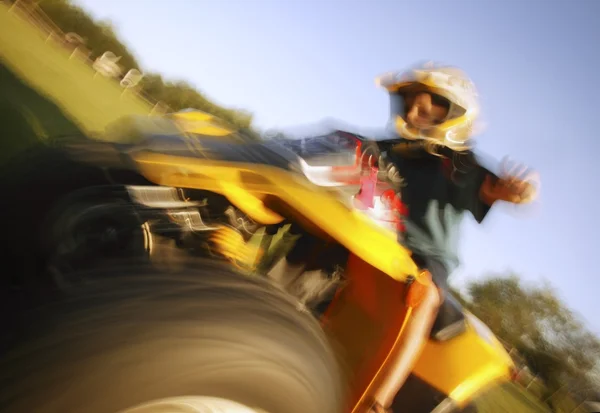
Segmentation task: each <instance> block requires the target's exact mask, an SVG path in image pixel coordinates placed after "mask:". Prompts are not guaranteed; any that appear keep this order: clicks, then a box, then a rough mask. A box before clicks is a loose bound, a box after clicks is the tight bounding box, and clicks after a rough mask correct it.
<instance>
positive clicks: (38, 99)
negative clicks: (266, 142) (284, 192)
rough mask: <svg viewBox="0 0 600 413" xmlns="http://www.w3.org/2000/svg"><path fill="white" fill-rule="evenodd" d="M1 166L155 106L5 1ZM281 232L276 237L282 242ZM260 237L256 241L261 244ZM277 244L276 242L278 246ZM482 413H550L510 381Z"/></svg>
mask: <svg viewBox="0 0 600 413" xmlns="http://www.w3.org/2000/svg"><path fill="white" fill-rule="evenodd" d="M0 27H1V28H2V29H1V30H0V50H1V51H2V53H1V55H0V56H1V58H2V65H1V66H0V122H1V124H2V125H3V131H4V133H3V138H2V142H1V145H2V146H1V147H2V151H1V153H0V165H1V164H3V163H4V162H5V161H6V160H8V159H9V158H11V157H13V156H14V155H15V154H16V153H18V152H21V151H23V150H25V149H27V148H29V147H31V146H33V145H36V144H43V143H45V142H47V141H49V140H50V139H51V138H52V137H53V136H57V135H70V134H78V133H81V132H84V133H87V134H90V133H95V132H98V131H102V130H103V129H104V127H105V126H106V125H107V124H109V123H111V122H112V121H114V120H116V119H118V118H120V117H122V116H125V115H139V114H148V113H149V112H150V110H151V107H150V106H149V104H148V103H146V102H145V101H143V100H141V99H139V98H137V97H136V96H134V95H131V94H125V95H122V91H123V89H121V88H120V87H119V86H118V84H117V83H116V82H114V81H113V80H109V79H105V78H103V77H100V76H98V77H95V76H94V71H93V69H92V68H91V67H90V66H89V65H88V64H87V63H85V62H83V61H81V60H79V59H78V58H71V57H70V54H69V53H68V51H66V50H64V49H63V48H61V47H60V46H59V45H58V44H57V43H55V42H54V41H53V40H51V39H50V40H48V39H47V38H46V36H45V35H43V34H41V33H40V32H39V31H38V30H37V29H36V28H35V27H33V26H32V25H30V24H29V23H27V22H26V21H24V20H23V19H22V18H20V17H19V16H18V15H17V14H15V13H13V12H9V11H8V8H7V6H6V5H5V4H3V3H0ZM280 236H281V234H279V236H278V237H277V238H279V237H280ZM257 241H258V239H256V240H254V242H257ZM276 242H277V240H274V243H273V245H275V244H276ZM476 405H477V407H478V409H479V411H480V413H499V412H510V413H513V412H514V413H545V412H548V409H547V408H545V407H544V406H543V405H541V404H540V402H539V401H538V400H536V399H535V397H533V396H532V395H531V394H529V393H527V391H526V390H524V389H523V388H521V387H520V386H517V385H514V384H512V383H507V384H505V385H503V386H499V387H497V388H494V389H492V390H490V391H488V392H486V393H485V394H483V395H482V396H481V397H480V398H479V399H478V400H477V401H476Z"/></svg>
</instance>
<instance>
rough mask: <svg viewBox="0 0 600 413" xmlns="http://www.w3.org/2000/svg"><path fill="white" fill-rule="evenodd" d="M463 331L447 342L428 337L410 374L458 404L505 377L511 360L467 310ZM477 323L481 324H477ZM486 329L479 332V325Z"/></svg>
mask: <svg viewBox="0 0 600 413" xmlns="http://www.w3.org/2000/svg"><path fill="white" fill-rule="evenodd" d="M467 319H468V327H467V331H466V332H465V333H463V334H461V335H459V336H457V337H455V338H453V339H451V340H449V341H446V342H437V341H433V340H430V341H428V342H427V344H426V345H425V348H424V349H423V352H422V354H421V357H420V358H419V360H418V362H417V364H416V366H415V367H414V369H413V373H414V374H415V375H416V376H418V377H420V378H422V379H424V380H425V381H427V382H428V383H429V384H430V385H432V386H433V387H435V388H436V389H438V390H440V391H441V392H443V393H444V394H447V395H449V396H450V397H451V398H452V399H453V400H455V401H456V402H457V403H458V404H459V405H461V404H463V403H465V402H467V401H469V400H471V399H472V398H473V396H474V395H475V394H476V393H478V392H480V391H481V390H482V389H484V388H485V387H487V385H489V384H490V383H493V382H495V381H497V380H499V379H508V378H509V375H510V368H511V366H512V365H513V362H512V359H511V358H510V356H509V355H508V353H507V352H506V350H505V349H504V347H503V346H502V344H501V343H500V342H499V341H498V340H497V339H496V338H495V336H494V335H493V334H492V333H491V331H489V330H487V327H485V325H483V323H481V321H479V320H478V319H477V318H476V317H475V316H473V315H472V314H470V313H467ZM477 323H481V325H478V324H477ZM482 326H483V328H484V329H486V330H487V331H482V329H481V327H482Z"/></svg>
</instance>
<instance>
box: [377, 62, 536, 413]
mask: <svg viewBox="0 0 600 413" xmlns="http://www.w3.org/2000/svg"><path fill="white" fill-rule="evenodd" d="M379 84H380V85H381V86H383V87H385V88H386V89H387V90H388V92H389V93H390V98H391V110H392V123H393V126H394V127H395V131H396V132H397V134H398V135H399V138H398V139H393V140H388V141H381V142H379V143H378V146H379V149H380V151H381V153H382V157H383V158H384V159H387V161H388V162H389V163H391V164H392V170H393V174H395V175H396V178H399V179H394V180H392V181H395V182H399V184H397V185H396V187H395V189H396V191H397V194H398V196H399V198H400V199H401V201H402V203H403V204H404V205H405V208H404V210H405V216H404V217H403V221H404V227H405V231H404V233H403V234H401V236H400V237H399V240H400V241H401V242H402V243H403V244H404V245H405V246H406V247H407V248H408V249H410V250H411V251H412V252H413V254H414V258H415V261H416V262H417V264H419V265H420V266H421V267H422V268H424V269H427V270H428V271H429V272H430V273H431V276H432V279H433V282H434V284H435V285H436V287H437V288H431V289H430V291H429V294H428V295H427V296H426V298H425V300H424V302H423V303H422V304H421V305H420V306H419V307H418V309H416V310H415V312H414V313H413V314H414V315H413V318H412V321H411V323H409V326H408V328H407V330H406V335H405V337H404V341H403V343H401V345H402V346H403V348H402V349H400V351H399V352H398V353H397V354H398V357H397V359H396V360H394V361H393V363H394V364H395V367H396V368H394V369H390V370H391V371H392V372H393V373H391V376H390V377H388V378H387V379H388V380H386V384H385V385H384V386H383V387H382V388H381V389H380V390H379V391H378V396H377V397H376V400H374V401H373V406H372V407H371V411H372V412H375V413H381V412H392V411H394V410H396V408H395V407H394V405H393V401H394V397H395V396H396V394H397V393H398V390H399V389H400V388H401V386H402V385H403V383H404V381H405V380H406V378H407V377H408V375H409V374H410V372H411V370H412V367H413V364H414V363H415V361H416V360H417V358H418V356H419V354H420V350H421V349H422V346H423V344H424V343H425V340H426V339H427V336H428V335H429V333H430V331H431V328H432V325H433V322H434V320H435V317H436V315H437V310H438V308H439V306H440V303H441V302H442V300H443V292H444V290H446V289H447V279H448V275H449V274H450V273H451V272H452V271H453V270H454V269H455V268H456V267H457V266H458V263H459V261H458V256H457V236H458V231H459V226H460V222H461V220H462V218H463V216H464V213H465V212H466V211H469V212H470V213H471V214H472V215H473V217H474V218H475V219H476V221H477V222H481V221H482V220H483V219H484V217H485V216H486V214H487V213H488V211H489V210H490V207H491V206H492V204H493V203H494V202H495V201H506V202H511V203H525V202H529V201H530V200H532V199H533V197H534V192H535V191H534V187H533V185H531V184H530V183H528V182H527V179H528V176H504V177H498V176H496V175H495V174H493V173H491V172H490V171H489V170H487V169H485V168H484V167H482V166H480V165H479V164H478V163H477V160H476V158H475V156H474V155H473V153H472V152H471V151H470V138H471V134H472V124H473V122H474V121H475V120H476V118H477V115H478V110H479V108H478V102H477V93H476V91H475V88H474V86H473V84H472V82H471V81H470V80H469V79H468V78H467V77H466V76H465V74H464V73H462V72H461V71H460V70H458V69H455V68H450V67H432V66H426V67H420V68H417V69H411V70H408V71H406V72H404V73H401V74H400V75H386V76H383V77H381V78H380V80H379ZM388 169H389V168H388ZM397 409H398V410H400V409H401V406H398V408H397Z"/></svg>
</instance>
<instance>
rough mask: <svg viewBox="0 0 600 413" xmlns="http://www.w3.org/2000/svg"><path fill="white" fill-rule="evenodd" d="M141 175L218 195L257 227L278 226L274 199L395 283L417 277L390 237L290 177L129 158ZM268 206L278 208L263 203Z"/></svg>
mask: <svg viewBox="0 0 600 413" xmlns="http://www.w3.org/2000/svg"><path fill="white" fill-rule="evenodd" d="M132 157H133V159H134V161H135V162H136V163H137V165H138V168H139V170H140V172H141V174H142V175H143V176H144V177H145V178H146V179H148V180H150V181H152V182H154V183H156V184H159V185H163V186H173V187H184V188H195V189H200V190H206V191H211V192H215V193H219V194H222V195H224V196H226V197H228V198H229V200H230V201H231V202H232V203H234V205H235V206H236V207H238V208H239V209H240V210H242V211H244V212H246V213H247V214H248V215H249V216H250V217H251V218H252V219H254V220H255V221H257V222H259V223H262V224H275V223H278V222H281V221H282V220H283V217H282V216H280V215H279V214H278V212H279V211H277V210H273V209H271V208H269V205H266V200H267V199H269V198H270V199H273V198H276V199H277V200H278V201H280V202H279V204H285V205H286V206H288V207H289V208H286V210H287V211H288V212H291V213H293V214H295V216H294V217H293V218H294V219H299V220H301V221H305V222H309V223H311V224H312V225H313V226H314V227H316V228H319V229H321V231H322V232H324V233H326V234H328V236H330V237H331V238H333V239H335V240H336V241H337V242H339V243H340V244H341V245H343V246H344V247H346V248H347V249H348V250H350V251H351V252H352V253H354V254H356V255H357V256H358V257H360V258H361V259H362V260H364V261H365V262H367V263H369V264H370V265H372V266H373V267H375V268H377V269H378V270H380V271H381V272H383V273H384V274H387V275H389V276H390V277H392V278H393V279H395V280H397V281H401V282H404V281H406V280H407V279H408V277H411V276H412V277H414V278H416V277H419V272H418V268H417V266H416V264H415V263H414V262H413V260H412V259H411V256H410V253H409V252H408V250H406V249H405V248H403V247H402V246H401V245H400V244H399V243H398V242H397V240H396V234H395V233H394V232H393V231H389V230H385V229H382V228H381V227H379V226H377V225H376V224H375V223H373V222H371V221H370V220H369V219H368V218H367V217H364V216H362V215H361V213H360V212H358V211H356V210H354V209H352V208H350V207H349V206H347V205H344V203H342V202H341V201H340V199H338V198H337V197H335V196H332V194H331V192H330V191H328V190H326V189H324V188H322V187H319V186H317V185H314V184H312V183H311V182H309V181H308V180H307V179H306V178H305V177H304V176H302V175H301V174H299V173H296V172H294V171H291V170H290V171H288V170H285V169H282V168H279V167H274V166H270V165H265V164H253V163H241V162H226V161H220V160H208V159H199V158H191V157H180V156H174V155H165V154H158V153H151V152H139V153H136V154H134V155H133V156H132ZM268 203H269V204H271V205H275V204H277V202H268Z"/></svg>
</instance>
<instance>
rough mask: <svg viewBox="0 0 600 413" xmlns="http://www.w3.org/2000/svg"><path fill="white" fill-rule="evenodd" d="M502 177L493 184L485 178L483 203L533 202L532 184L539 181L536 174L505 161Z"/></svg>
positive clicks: (488, 177)
mask: <svg viewBox="0 0 600 413" xmlns="http://www.w3.org/2000/svg"><path fill="white" fill-rule="evenodd" d="M502 175H503V176H502V177H500V178H499V179H497V180H496V181H495V182H494V180H493V179H492V177H491V176H487V177H486V179H485V181H484V183H483V185H482V187H481V196H482V199H483V200H484V201H486V202H487V203H488V204H491V203H492V202H494V201H506V202H511V203H514V204H524V203H529V202H532V201H533V200H535V198H536V197H537V188H536V186H535V185H534V184H533V182H538V181H539V176H538V174H537V173H535V172H533V171H531V170H530V169H529V168H527V167H525V166H523V165H515V164H512V165H510V166H509V164H508V162H507V161H505V163H504V167H503V174H502Z"/></svg>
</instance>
